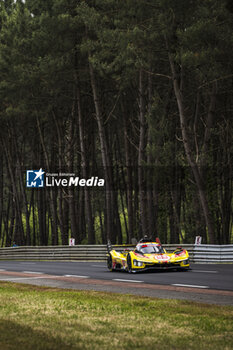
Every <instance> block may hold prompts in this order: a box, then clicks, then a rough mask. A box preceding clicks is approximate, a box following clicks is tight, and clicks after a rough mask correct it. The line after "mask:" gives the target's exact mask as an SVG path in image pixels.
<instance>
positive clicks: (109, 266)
mask: <svg viewBox="0 0 233 350" xmlns="http://www.w3.org/2000/svg"><path fill="white" fill-rule="evenodd" d="M107 266H108V269H109V271H111V272H112V271H114V269H113V267H112V256H111V254H109V256H108V260H107Z"/></svg>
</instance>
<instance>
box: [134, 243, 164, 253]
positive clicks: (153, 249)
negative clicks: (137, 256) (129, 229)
mask: <svg viewBox="0 0 233 350" xmlns="http://www.w3.org/2000/svg"><path fill="white" fill-rule="evenodd" d="M137 250H138V251H139V252H140V253H142V254H162V253H164V250H163V248H162V247H161V246H158V245H155V244H142V245H140V246H138V247H137Z"/></svg>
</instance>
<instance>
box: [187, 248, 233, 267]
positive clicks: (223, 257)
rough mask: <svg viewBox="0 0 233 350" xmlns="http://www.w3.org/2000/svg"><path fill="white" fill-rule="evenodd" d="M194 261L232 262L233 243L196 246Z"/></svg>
mask: <svg viewBox="0 0 233 350" xmlns="http://www.w3.org/2000/svg"><path fill="white" fill-rule="evenodd" d="M193 259H194V262H196V263H230V262H233V244H230V245H209V244H208V245H207V244H200V245H195V246H194V255H193Z"/></svg>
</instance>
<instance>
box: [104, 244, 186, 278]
mask: <svg viewBox="0 0 233 350" xmlns="http://www.w3.org/2000/svg"><path fill="white" fill-rule="evenodd" d="M107 248H108V256H107V266H108V269H109V270H110V271H117V270H123V271H127V272H129V273H135V272H139V271H144V270H153V269H154V270H156V269H165V270H167V269H183V270H188V269H189V266H190V265H189V254H188V252H187V250H185V249H183V248H182V247H178V248H177V249H176V250H175V251H174V252H173V253H167V252H166V250H165V249H164V248H163V247H162V245H161V244H160V243H157V242H153V241H152V240H149V239H147V240H145V239H142V240H140V241H139V242H138V244H137V245H136V247H135V249H134V250H131V251H130V250H129V249H127V248H126V249H124V250H123V251H121V252H117V251H116V250H114V249H112V246H111V244H110V242H109V243H108V245H107Z"/></svg>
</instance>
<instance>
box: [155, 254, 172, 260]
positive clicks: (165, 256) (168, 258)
mask: <svg viewBox="0 0 233 350" xmlns="http://www.w3.org/2000/svg"><path fill="white" fill-rule="evenodd" d="M155 259H156V260H159V261H168V260H170V256H168V255H156V256H155Z"/></svg>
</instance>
